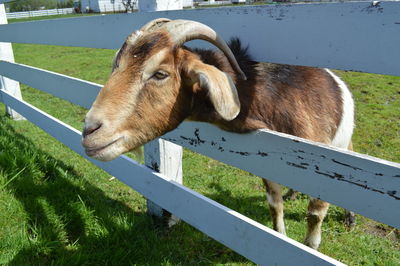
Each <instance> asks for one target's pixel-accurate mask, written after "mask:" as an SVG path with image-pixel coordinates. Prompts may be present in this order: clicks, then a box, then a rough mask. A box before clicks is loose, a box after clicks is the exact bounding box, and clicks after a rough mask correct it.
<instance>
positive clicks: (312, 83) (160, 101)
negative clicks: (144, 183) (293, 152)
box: [82, 28, 354, 249]
mask: <svg viewBox="0 0 400 266" xmlns="http://www.w3.org/2000/svg"><path fill="white" fill-rule="evenodd" d="M229 46H230V49H231V50H232V52H233V54H234V55H235V58H236V60H237V62H238V64H239V66H240V68H241V69H242V70H243V72H244V74H245V75H246V77H247V79H246V80H245V79H244V78H243V77H240V76H239V74H238V73H237V71H236V70H235V69H234V68H233V67H232V64H231V63H230V62H229V61H228V59H227V57H226V56H225V54H224V53H222V52H220V51H211V50H197V49H194V50H192V49H189V48H187V47H185V46H183V45H176V43H175V42H174V36H171V33H170V32H169V31H167V30H163V28H160V29H159V30H153V31H151V32H136V33H134V34H132V36H130V37H129V38H128V39H127V40H126V42H125V43H124V45H123V47H122V48H121V49H120V51H119V53H118V55H117V57H116V59H115V62H114V69H113V72H112V74H111V76H110V78H109V80H108V81H107V83H106V84H105V85H104V87H103V89H102V90H101V91H100V93H99V95H98V96H97V99H96V101H95V102H94V104H93V106H92V108H91V109H90V111H89V112H88V114H87V116H86V119H85V128H84V131H83V139H82V145H83V146H84V147H85V149H86V153H87V154H88V155H89V156H92V157H93V158H96V159H99V160H104V161H107V160H112V159H114V158H115V157H117V156H119V155H120V154H122V153H124V152H127V151H130V150H133V149H135V148H137V147H139V146H141V145H143V144H145V143H147V142H148V141H151V140H153V139H154V138H156V137H159V136H161V135H163V134H165V133H166V132H168V131H171V130H173V129H175V128H176V127H177V126H178V125H179V124H180V123H181V122H182V121H184V120H185V119H191V120H195V121H203V122H209V123H212V124H215V125H217V126H219V127H221V128H222V129H224V130H228V131H233V132H238V133H244V132H249V131H253V130H257V129H264V128H266V129H271V130H276V131H279V132H284V133H288V134H292V135H295V136H298V137H302V138H305V139H309V140H313V141H317V142H322V143H325V144H330V145H333V146H336V147H339V148H344V149H347V148H351V136H352V133H353V127H354V103H353V99H352V95H351V93H350V91H349V89H348V88H347V86H346V85H345V84H344V82H343V81H341V80H340V78H339V77H337V76H336V75H335V74H334V73H333V72H331V71H330V70H328V69H318V68H312V67H304V66H290V65H279V64H270V63H259V62H255V61H253V60H252V59H251V58H250V56H249V55H248V52H247V48H243V47H241V44H240V41H238V40H236V39H235V40H232V41H231V42H230V45H229ZM263 181H264V184H265V186H266V191H267V200H268V203H269V207H270V211H271V214H272V219H273V225H274V229H275V230H277V231H278V232H280V233H282V234H285V225H284V221H283V200H282V195H281V187H280V185H278V184H276V183H273V182H271V181H268V180H264V179H263ZM328 207H329V204H328V203H326V202H324V201H321V200H319V199H314V198H313V199H311V200H310V203H309V206H308V212H307V222H308V229H307V233H306V237H305V244H307V245H308V246H310V247H312V248H315V249H317V248H318V246H319V244H320V241H321V224H322V221H323V219H324V217H325V215H326V213H327V210H328Z"/></svg>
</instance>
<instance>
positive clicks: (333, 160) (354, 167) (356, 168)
mask: <svg viewBox="0 0 400 266" xmlns="http://www.w3.org/2000/svg"><path fill="white" fill-rule="evenodd" d="M332 162H334V163H336V164H340V165H343V166H346V167H350V168H352V169H354V170H362V169H361V168H358V167H356V166H352V165H350V164H346V163H342V162H339V161H337V160H335V159H332Z"/></svg>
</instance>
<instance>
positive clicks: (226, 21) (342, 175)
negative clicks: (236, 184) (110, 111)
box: [0, 2, 400, 265]
mask: <svg viewBox="0 0 400 266" xmlns="http://www.w3.org/2000/svg"><path fill="white" fill-rule="evenodd" d="M398 14H400V3H399V2H397V3H396V2H382V3H380V4H370V3H365V2H364V3H346V4H345V3H339V4H305V5H288V6H286V5H279V6H266V7H235V8H232V7H229V8H217V9H211V10H210V9H207V10H185V11H169V12H150V13H135V14H121V15H109V16H98V17H86V18H75V19H61V20H55V21H37V22H26V23H16V24H11V25H1V26H0V42H22V43H41V44H53V45H65V46H82V47H91V48H111V49H115V48H119V46H120V45H121V43H122V42H123V40H124V38H126V36H127V35H128V34H129V33H130V32H131V31H132V30H134V29H137V28H139V27H140V26H142V25H143V24H144V23H146V22H147V21H149V20H151V19H153V18H156V17H169V18H189V19H193V20H198V21H201V22H204V23H206V24H208V25H210V26H211V27H213V28H215V29H216V30H217V31H218V32H221V33H222V34H223V36H224V38H225V39H228V38H229V37H230V36H232V35H238V36H239V37H241V39H242V40H246V41H248V42H249V43H250V45H251V47H250V50H251V53H252V54H253V55H254V57H255V59H256V60H260V61H272V62H279V63H291V64H299V65H312V66H324V67H333V68H339V69H352V70H361V71H368V72H375V73H384V74H395V75H400V53H398V52H397V49H398V47H397V45H396V43H397V44H398V43H399V38H400V21H398V20H399V19H400V18H399V16H398ZM254 25H265V27H262V28H261V29H260V27H257V29H258V30H257V31H256V30H254V29H253V28H254ZM78 26H79V27H78ZM328 29H329V30H328ZM282 32H284V33H285V34H282ZM289 37H290V39H289ZM382 40H385V41H382ZM316 43H317V44H318V45H315V44H316ZM193 45H196V46H199V45H200V46H202V45H204V43H201V42H194V44H193ZM0 75H2V76H5V77H8V78H11V79H14V80H18V81H20V82H22V83H25V84H27V85H29V86H31V87H34V88H37V89H39V90H42V91H45V92H48V93H51V94H53V95H55V96H57V97H60V98H63V99H66V100H68V101H70V102H72V103H74V104H77V105H80V106H83V107H85V108H88V107H90V106H91V104H92V102H93V100H94V98H95V96H96V95H97V93H98V91H99V89H100V88H101V85H99V84H95V83H91V82H87V81H83V80H79V79H76V78H71V77H68V76H65V75H61V74H58V73H54V72H50V71H46V70H42V69H38V68H34V67H31V66H26V65H21V64H16V63H11V62H5V61H0ZM0 100H1V101H2V102H3V103H5V104H6V105H8V106H11V107H12V108H13V109H15V110H16V111H17V112H19V113H21V114H22V115H23V116H24V117H26V118H27V119H29V120H30V121H32V122H33V123H34V124H36V125H38V126H39V127H41V128H42V129H43V130H45V131H46V132H48V133H49V134H50V135H52V136H53V137H55V138H57V139H58V140H59V141H61V142H62V143H64V144H65V145H67V146H68V147H70V148H71V149H72V150H74V151H76V152H77V153H78V154H80V155H81V156H83V157H84V158H86V159H88V160H90V161H92V162H93V163H94V164H96V165H97V166H99V167H101V168H102V169H104V170H106V171H107V172H109V173H110V174H112V175H113V176H116V177H117V178H118V179H119V180H121V181H122V182H124V183H125V184H127V185H129V186H130V187H132V188H134V189H135V190H137V191H138V192H140V193H141V194H143V195H144V196H145V197H146V198H148V199H150V200H151V201H153V202H154V203H156V204H157V205H160V206H161V207H162V208H164V209H166V210H168V211H169V212H171V213H173V214H175V215H177V216H178V217H180V218H181V219H183V220H185V221H186V222H188V223H189V224H191V225H193V226H194V227H196V228H198V229H199V230H201V231H202V232H204V233H206V234H207V235H209V236H211V237H213V238H214V239H216V240H218V241H220V242H221V243H223V244H225V245H226V246H228V247H230V248H232V249H233V250H235V251H237V252H238V253H240V254H242V255H243V256H245V257H247V258H249V259H250V260H252V261H254V262H256V263H259V264H266V263H268V264H294V263H296V264H299V265H300V264H302V265H319V264H340V262H338V261H336V260H334V259H332V258H329V257H327V256H325V255H323V254H321V253H319V252H317V251H315V250H312V249H310V248H308V247H306V246H304V245H302V244H300V243H297V242H295V241H293V240H291V239H289V238H287V237H285V236H282V235H280V234H278V233H276V232H274V231H273V230H271V229H269V228H266V227H264V226H263V225H260V224H258V223H256V222H254V221H252V220H250V219H249V218H247V217H244V216H242V215H241V214H239V213H236V212H234V211H232V210H230V209H228V208H226V207H224V206H222V205H220V204H218V203H216V202H214V201H212V200H210V199H208V198H206V197H204V196H202V195H200V194H198V193H196V192H194V191H192V190H190V189H188V188H186V187H184V186H182V185H181V184H178V183H176V182H174V181H171V180H169V178H168V177H165V176H163V175H160V174H157V173H155V172H152V171H150V170H149V169H147V168H146V167H144V166H141V165H139V164H137V163H136V162H134V161H133V160H131V159H129V158H128V157H126V156H121V157H119V158H117V159H116V160H114V161H112V162H108V163H103V162H98V161H94V160H92V159H90V158H88V157H86V155H85V154H84V152H83V149H82V147H81V145H80V139H81V136H80V132H78V131H77V130H75V129H73V128H72V127H70V126H68V125H66V124H64V123H63V122H61V121H59V120H57V119H55V118H53V117H51V116H50V115H48V114H46V113H44V112H43V111H41V110H39V109H37V108H35V107H34V106H31V105H30V104H28V103H26V102H24V101H22V100H19V99H17V98H16V97H14V96H12V95H11V94H9V93H8V92H6V91H3V90H0ZM162 138H163V139H165V140H167V141H171V142H173V143H176V144H178V145H182V146H184V147H186V148H189V149H191V150H193V151H196V152H199V153H202V154H204V155H207V156H209V157H212V158H214V159H217V160H220V161H222V162H225V163H227V164H230V165H233V166H235V167H238V168H241V169H243V170H246V171H249V172H251V173H254V174H256V175H258V176H261V177H264V178H268V179H270V180H272V181H275V182H277V183H280V184H283V185H286V186H289V187H292V188H294V189H296V190H299V191H302V192H305V193H307V194H309V195H312V196H314V197H318V198H321V199H323V200H326V201H329V202H332V203H334V204H336V205H339V206H341V207H344V208H347V209H350V210H353V211H356V212H358V213H360V214H363V215H365V216H367V217H370V218H373V219H375V220H378V221H381V222H384V223H386V224H389V225H392V226H395V227H397V228H400V220H399V219H398V217H400V164H397V163H393V162H388V161H384V160H381V159H377V158H373V157H370V156H365V155H360V154H357V153H354V152H348V151H343V150H340V149H336V148H332V147H328V146H326V145H321V144H317V143H313V142H310V141H307V140H304V139H300V138H297V137H293V136H289V135H286V134H281V133H276V132H271V131H265V130H262V131H257V132H254V133H250V134H245V135H243V134H234V133H228V132H225V131H222V130H220V129H218V128H216V127H214V126H212V125H208V124H203V123H184V124H182V125H181V126H180V127H179V128H178V129H176V130H174V131H172V132H170V133H168V134H166V135H165V136H163V137H162ZM260 143H262V145H260ZM126 173H130V174H129V176H127V174H126ZM293 176H296V178H291V177H293ZM339 195H340V196H339ZM172 199H173V200H172ZM194 209H195V210H196V211H193V210H194ZM210 217H213V219H210ZM238 239H240V241H238ZM287 254H290V256H288V255H287Z"/></svg>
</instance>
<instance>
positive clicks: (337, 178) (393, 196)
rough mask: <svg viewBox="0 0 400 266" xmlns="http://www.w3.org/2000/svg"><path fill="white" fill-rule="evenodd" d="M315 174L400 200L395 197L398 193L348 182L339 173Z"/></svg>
mask: <svg viewBox="0 0 400 266" xmlns="http://www.w3.org/2000/svg"><path fill="white" fill-rule="evenodd" d="M314 172H315V173H316V174H319V175H324V176H327V177H329V178H332V179H336V180H338V181H344V182H346V183H349V184H352V185H356V186H358V187H362V188H364V189H367V190H371V191H373V192H378V193H380V194H386V195H388V196H390V197H392V198H394V199H396V200H400V197H397V196H395V194H396V193H397V191H387V192H384V191H382V190H379V189H376V188H372V187H369V186H368V185H367V182H365V181H364V183H365V184H360V183H357V182H353V181H350V180H347V179H345V178H344V176H343V175H341V174H338V173H331V174H330V173H324V172H321V171H317V170H316V171H314Z"/></svg>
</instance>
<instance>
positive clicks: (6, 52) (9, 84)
mask: <svg viewBox="0 0 400 266" xmlns="http://www.w3.org/2000/svg"><path fill="white" fill-rule="evenodd" d="M5 24H7V17H6V10H5V7H4V4H0V25H5ZM0 60H5V61H10V62H14V54H13V50H12V46H11V43H4V42H0ZM0 89H3V90H6V91H9V92H11V93H12V94H13V95H14V96H16V97H18V98H19V99H22V95H21V90H20V87H19V83H18V82H17V81H14V80H11V79H8V78H6V77H3V76H0ZM6 112H7V114H8V115H10V116H11V117H12V118H13V119H14V120H23V119H24V118H23V117H22V116H21V115H20V114H18V113H17V112H16V111H14V110H13V109H11V108H10V107H8V106H7V107H6Z"/></svg>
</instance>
